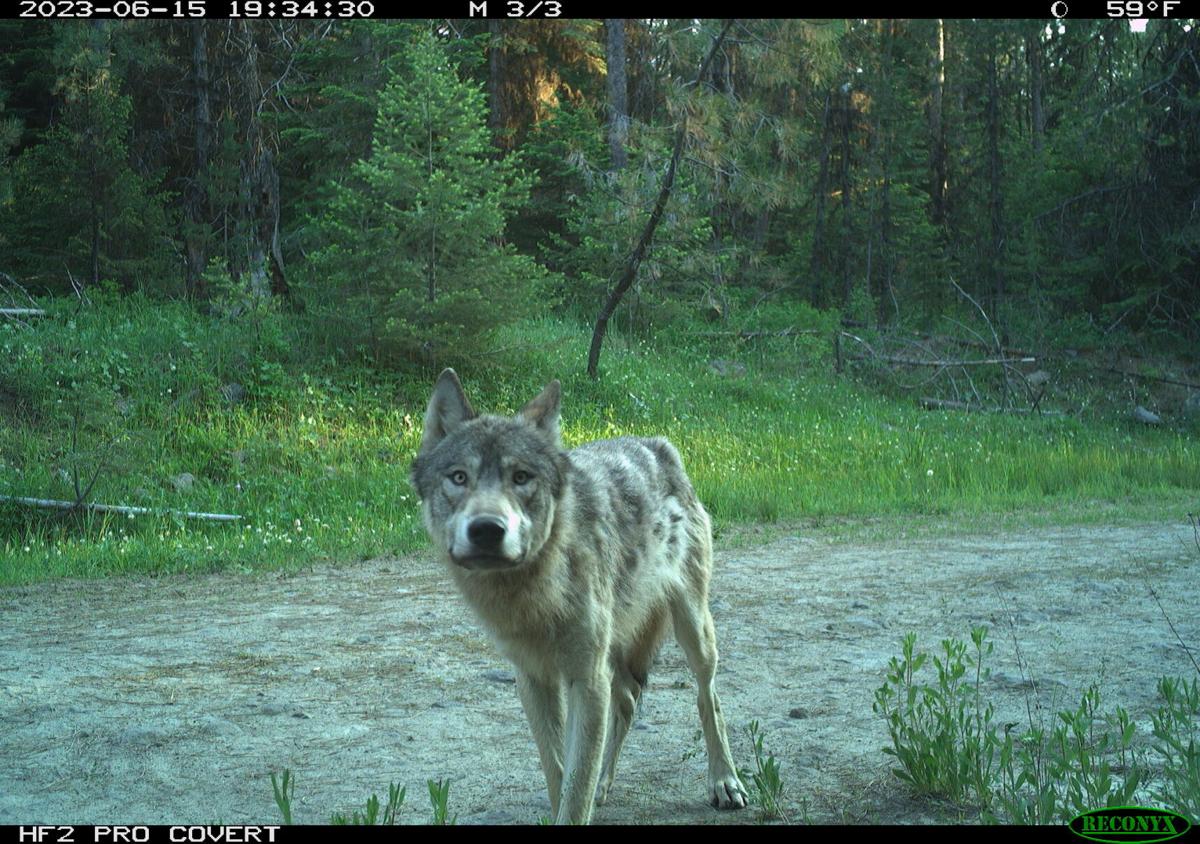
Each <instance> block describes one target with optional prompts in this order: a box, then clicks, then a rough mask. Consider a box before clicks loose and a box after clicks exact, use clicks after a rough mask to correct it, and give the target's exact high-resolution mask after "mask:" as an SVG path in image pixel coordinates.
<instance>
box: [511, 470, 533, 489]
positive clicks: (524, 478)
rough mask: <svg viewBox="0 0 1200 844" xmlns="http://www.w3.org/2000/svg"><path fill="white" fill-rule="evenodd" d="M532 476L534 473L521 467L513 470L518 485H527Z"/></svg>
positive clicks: (514, 479) (515, 482)
mask: <svg viewBox="0 0 1200 844" xmlns="http://www.w3.org/2000/svg"><path fill="white" fill-rule="evenodd" d="M532 478H533V475H531V474H529V473H528V472H526V471H524V470H521V469H518V470H517V471H515V472H513V483H514V484H516V485H517V486H525V484H527V483H529V481H530V480H531V479H532Z"/></svg>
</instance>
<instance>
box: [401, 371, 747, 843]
mask: <svg viewBox="0 0 1200 844" xmlns="http://www.w3.org/2000/svg"><path fill="white" fill-rule="evenodd" d="M560 402H561V387H560V385H559V382H558V381H557V380H555V381H551V382H550V383H549V384H548V385H546V387H545V389H544V390H542V392H541V393H540V394H538V395H537V396H536V397H535V398H534V399H533V400H531V401H530V402H529V403H528V404H526V405H525V406H524V407H523V408H522V409H521V411H520V412H519V413H517V415H516V416H515V417H511V418H508V417H500V416H491V415H482V416H481V415H478V414H476V412H475V410H474V409H473V408H472V407H471V404H470V402H469V401H468V400H467V397H466V394H465V393H464V392H463V388H462V384H461V383H460V382H459V379H458V376H457V375H456V374H455V373H454V370H452V369H447V370H445V371H444V372H442V374H441V376H440V377H439V378H438V380H437V383H436V385H435V386H434V388H433V395H432V396H431V398H430V400H429V406H428V409H427V410H426V413H425V425H424V431H423V433H422V436H421V445H420V448H419V451H418V453H417V457H416V459H415V460H414V461H413V464H412V472H411V480H412V484H413V486H414V488H415V489H416V490H417V493H418V495H419V497H420V499H421V515H422V519H423V521H424V524H425V529H426V530H427V531H428V532H429V536H430V539H431V540H432V542H433V544H434V546H435V547H436V549H437V551H438V552H439V554H440V556H441V558H442V560H443V562H444V563H445V565H446V567H447V568H448V569H449V571H450V574H451V575H452V577H453V579H454V581H455V582H456V583H457V585H458V588H459V590H460V591H461V592H462V594H463V596H464V597H465V598H466V601H467V603H468V604H469V605H470V606H471V607H472V609H473V610H474V612H475V614H476V615H477V616H478V618H479V619H480V621H481V622H482V623H483V625H484V627H485V628H486V629H487V631H488V632H489V633H490V635H491V638H492V639H493V641H494V642H495V643H496V645H497V647H498V648H499V649H500V651H501V652H502V653H503V654H504V655H505V656H506V657H507V658H508V659H509V660H511V661H512V663H513V665H514V666H515V668H516V675H517V690H518V693H519V695H520V699H521V704H522V706H523V707H524V709H525V714H526V717H527V718H528V720H529V725H530V727H531V728H532V730H533V737H534V741H535V743H536V744H537V748H538V754H539V756H540V757H541V764H542V771H543V773H544V774H545V776H546V785H547V787H548V789H549V792H550V808H551V814H552V815H553V817H554V821H555V822H556V823H573V824H582V823H587V822H588V821H589V820H590V819H591V816H592V811H593V806H594V805H603V803H604V800H605V798H606V797H607V796H608V794H609V792H610V790H611V789H612V786H613V781H614V779H615V776H616V765H617V757H618V756H619V755H620V752H621V745H622V743H623V742H624V740H625V735H626V733H627V731H628V730H629V725H630V723H631V722H632V720H633V715H634V710H635V707H636V706H637V702H638V699H639V697H640V696H641V694H642V690H643V689H644V688H645V686H646V679H647V675H648V673H649V670H650V665H651V662H652V661H653V659H654V656H655V653H656V652H657V650H658V647H659V645H660V644H661V642H662V640H663V638H664V635H665V633H666V630H667V625H668V623H670V624H671V625H672V626H673V627H674V632H675V637H676V639H677V640H678V641H679V644H680V646H681V647H682V648H683V652H684V654H685V655H686V657H687V661H688V664H689V666H690V667H691V669H692V671H693V672H694V673H695V675H696V680H697V683H698V686H699V708H700V723H701V726H702V727H703V729H704V739H705V745H706V749H707V751H708V799H709V802H710V803H711V804H712V805H713V806H717V807H720V808H723V809H740V808H744V807H745V805H746V802H747V798H746V790H745V788H744V787H743V785H742V783H741V781H740V780H739V779H738V774H737V771H736V769H735V767H734V763H733V757H732V755H731V754H730V751H729V739H728V736H727V733H726V729H725V719H724V716H723V715H722V713H721V704H720V702H719V701H718V699H717V691H716V687H715V685H714V678H715V676H716V672H717V644H716V634H715V631H714V628H713V620H712V616H711V614H710V613H709V609H708V583H709V576H710V572H711V570H712V528H711V524H710V522H709V517H708V513H707V512H705V510H704V507H703V506H702V505H701V504H700V501H699V499H698V498H697V497H696V493H695V491H694V490H693V488H692V484H691V482H690V481H689V480H688V477H687V475H686V474H685V472H684V469H683V463H682V461H681V460H680V457H679V452H677V451H676V450H675V447H674V446H672V445H671V443H669V442H668V441H667V440H665V439H662V438H639V437H621V438H619V439H612V440H602V441H598V442H591V443H587V444H585V445H582V446H580V447H578V448H575V449H573V450H570V451H567V450H564V448H563V445H562V440H561V437H560V433H559V408H560Z"/></svg>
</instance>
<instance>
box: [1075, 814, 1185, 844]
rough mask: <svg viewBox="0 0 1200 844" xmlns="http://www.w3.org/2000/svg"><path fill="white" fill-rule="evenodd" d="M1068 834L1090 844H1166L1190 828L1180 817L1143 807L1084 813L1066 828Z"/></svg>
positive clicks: (1182, 817) (1181, 816)
mask: <svg viewBox="0 0 1200 844" xmlns="http://www.w3.org/2000/svg"><path fill="white" fill-rule="evenodd" d="M1069 826H1070V827H1071V831H1072V832H1074V833H1075V834H1076V835H1078V836H1080V837H1082V838H1086V839H1088V840H1089V841H1108V842H1113V844H1126V842H1149V841H1167V840H1169V839H1171V838H1177V837H1179V836H1180V835H1183V834H1184V833H1185V832H1187V831H1188V830H1189V829H1190V828H1191V826H1192V824H1191V822H1190V821H1189V820H1188V819H1187V818H1185V817H1184V816H1183V815H1177V814H1175V813H1174V812H1168V811H1167V810H1166V809H1148V808H1146V807H1145V806H1117V807H1116V808H1113V809H1093V810H1092V811H1090V812H1084V813H1083V814H1082V815H1079V816H1078V817H1076V818H1075V819H1074V820H1072V821H1071V823H1070V824H1069Z"/></svg>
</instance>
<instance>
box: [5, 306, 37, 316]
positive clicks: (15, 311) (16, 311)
mask: <svg viewBox="0 0 1200 844" xmlns="http://www.w3.org/2000/svg"><path fill="white" fill-rule="evenodd" d="M45 315H46V312H45V311H43V310H42V309H41V308H0V316H7V317H24V316H45Z"/></svg>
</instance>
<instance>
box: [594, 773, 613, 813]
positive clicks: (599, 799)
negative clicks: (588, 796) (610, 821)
mask: <svg viewBox="0 0 1200 844" xmlns="http://www.w3.org/2000/svg"><path fill="white" fill-rule="evenodd" d="M611 788H612V783H610V782H605V781H604V779H601V780H600V783H599V784H598V785H597V786H596V807H597V808H599V807H600V806H603V805H604V801H606V800H608V792H609V790H610V789H611Z"/></svg>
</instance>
